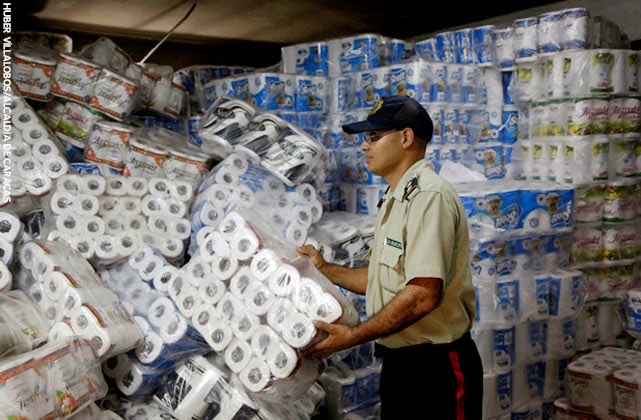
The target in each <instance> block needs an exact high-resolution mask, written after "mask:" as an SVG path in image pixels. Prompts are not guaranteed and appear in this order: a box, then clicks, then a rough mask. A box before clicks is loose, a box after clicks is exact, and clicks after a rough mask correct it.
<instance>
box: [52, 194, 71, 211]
mask: <svg viewBox="0 0 641 420" xmlns="http://www.w3.org/2000/svg"><path fill="white" fill-rule="evenodd" d="M75 198H76V195H75V194H72V193H70V192H66V191H56V192H54V193H53V195H52V196H51V201H50V207H51V211H52V212H53V213H54V214H57V215H59V214H63V213H71V212H74V211H75V206H74V201H75Z"/></svg>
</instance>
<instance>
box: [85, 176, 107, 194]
mask: <svg viewBox="0 0 641 420" xmlns="http://www.w3.org/2000/svg"><path fill="white" fill-rule="evenodd" d="M80 179H81V180H82V183H81V184H80V192H81V193H86V194H91V195H95V196H100V195H103V194H104V193H105V189H106V184H107V181H106V180H105V177H103V176H102V175H94V174H85V175H82V176H81V178H80Z"/></svg>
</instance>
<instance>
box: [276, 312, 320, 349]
mask: <svg viewBox="0 0 641 420" xmlns="http://www.w3.org/2000/svg"><path fill="white" fill-rule="evenodd" d="M316 333H317V330H316V327H315V326H314V324H312V321H311V320H310V319H309V318H308V317H307V316H305V315H303V314H302V313H298V314H296V313H295V314H290V315H289V316H288V317H287V318H286V319H285V322H284V324H283V329H282V331H281V334H282V336H283V339H284V340H285V341H286V342H287V344H289V345H290V346H292V347H294V348H297V349H300V348H303V347H305V346H307V345H309V344H310V343H311V342H312V340H313V339H314V337H315V336H316Z"/></svg>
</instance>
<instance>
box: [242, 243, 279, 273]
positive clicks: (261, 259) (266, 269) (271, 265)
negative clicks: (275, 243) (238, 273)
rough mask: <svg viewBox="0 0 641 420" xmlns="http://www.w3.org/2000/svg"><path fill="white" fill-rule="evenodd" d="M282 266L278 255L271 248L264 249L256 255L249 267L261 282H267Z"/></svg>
mask: <svg viewBox="0 0 641 420" xmlns="http://www.w3.org/2000/svg"><path fill="white" fill-rule="evenodd" d="M281 264H282V261H281V259H280V257H279V256H278V254H276V252H274V251H273V250H271V249H269V248H264V249H262V250H260V251H258V252H257V253H256V254H254V258H252V261H251V263H250V265H249V267H250V268H251V270H252V273H254V276H256V278H257V279H258V280H260V281H265V280H267V278H268V277H269V276H271V275H272V274H273V273H274V272H275V271H276V269H277V268H278V267H279V266H280V265H281Z"/></svg>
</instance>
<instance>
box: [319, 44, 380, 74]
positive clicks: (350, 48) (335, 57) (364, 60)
mask: <svg viewBox="0 0 641 420" xmlns="http://www.w3.org/2000/svg"><path fill="white" fill-rule="evenodd" d="M381 47H382V48H384V45H383V42H382V39H381V36H380V35H377V34H359V35H355V36H350V37H345V38H339V39H333V40H330V41H329V42H328V56H329V66H330V67H329V74H330V76H334V75H345V74H351V73H355V72H358V71H362V70H367V69H373V68H377V67H380V66H381V62H380V55H379V52H378V49H379V48H381Z"/></svg>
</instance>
